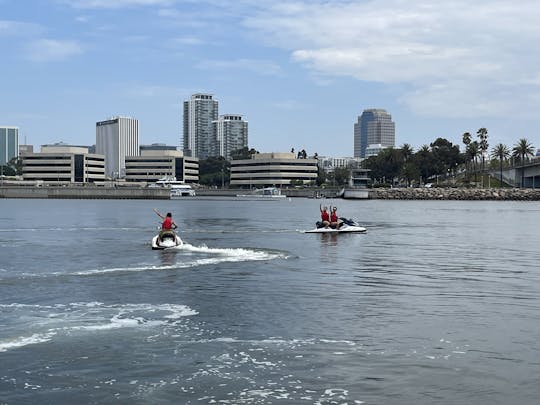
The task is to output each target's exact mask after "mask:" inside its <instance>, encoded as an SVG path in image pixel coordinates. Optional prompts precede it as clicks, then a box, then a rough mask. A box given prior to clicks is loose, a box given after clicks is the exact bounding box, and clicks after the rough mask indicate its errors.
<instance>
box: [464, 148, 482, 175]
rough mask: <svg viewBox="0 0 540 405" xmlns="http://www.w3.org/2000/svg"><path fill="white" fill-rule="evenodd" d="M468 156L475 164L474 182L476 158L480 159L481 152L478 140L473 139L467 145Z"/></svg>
mask: <svg viewBox="0 0 540 405" xmlns="http://www.w3.org/2000/svg"><path fill="white" fill-rule="evenodd" d="M465 153H466V155H467V158H468V160H469V161H470V162H472V164H473V171H474V182H475V183H476V181H477V179H476V175H477V173H476V160H477V159H478V155H479V154H480V149H479V147H478V142H476V141H473V142H471V143H470V144H469V145H468V146H467V150H466V151H465Z"/></svg>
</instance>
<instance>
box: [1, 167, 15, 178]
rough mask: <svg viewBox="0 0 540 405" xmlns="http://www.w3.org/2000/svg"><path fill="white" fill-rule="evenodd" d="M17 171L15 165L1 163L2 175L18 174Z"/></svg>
mask: <svg viewBox="0 0 540 405" xmlns="http://www.w3.org/2000/svg"><path fill="white" fill-rule="evenodd" d="M16 175H17V172H16V171H15V169H13V167H11V166H8V165H0V176H16Z"/></svg>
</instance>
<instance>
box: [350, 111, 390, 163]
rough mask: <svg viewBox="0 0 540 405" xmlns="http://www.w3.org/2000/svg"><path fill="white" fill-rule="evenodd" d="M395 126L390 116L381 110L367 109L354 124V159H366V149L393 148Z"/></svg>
mask: <svg viewBox="0 0 540 405" xmlns="http://www.w3.org/2000/svg"><path fill="white" fill-rule="evenodd" d="M395 144H396V125H395V123H394V122H393V121H392V116H391V115H390V114H388V113H387V112H386V110H382V109H375V108H373V109H368V110H364V112H362V115H361V116H359V117H358V122H356V123H355V124H354V157H362V158H365V157H367V155H366V149H368V147H369V148H370V149H371V150H377V149H382V148H389V147H394V146H395Z"/></svg>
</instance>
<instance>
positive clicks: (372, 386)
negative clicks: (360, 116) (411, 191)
mask: <svg viewBox="0 0 540 405" xmlns="http://www.w3.org/2000/svg"><path fill="white" fill-rule="evenodd" d="M196 198H198V197H195V199H186V200H183V201H182V203H181V204H179V202H178V201H168V200H163V201H145V200H79V201H73V200H35V199H5V200H3V201H2V207H3V211H2V212H10V215H9V216H6V215H3V216H1V215H0V258H1V259H0V297H1V298H0V309H1V310H2V314H3V316H2V328H1V329H0V364H2V373H0V392H2V400H1V402H2V403H6V404H20V403H22V404H24V403H55V404H70V403H73V398H77V400H78V401H79V402H81V403H109V402H111V400H114V401H118V402H120V403H131V404H147V403H193V404H213V403H229V404H266V403H270V402H272V403H276V404H277V403H279V404H332V403H340V404H342V403H350V404H355V403H365V404H390V405H394V404H395V405H399V404H404V403H405V404H409V403H414V404H419V405H431V404H433V403H434V397H433V393H437V394H436V396H437V400H436V402H437V403H444V404H446V403H452V404H484V403H490V404H508V403H523V404H533V403H535V402H536V400H537V398H538V397H539V396H540V389H539V388H538V384H537V381H536V376H537V375H538V373H539V372H540V366H539V365H538V363H537V362H536V361H535V359H537V358H539V356H540V348H539V347H538V345H537V344H536V337H538V336H540V326H539V325H540V318H539V315H538V314H539V313H540V298H539V297H540V275H539V273H538V271H537V270H538V262H539V261H540V253H539V252H538V244H539V243H540V236H539V234H538V232H537V229H536V228H537V226H536V224H537V223H538V220H539V219H540V218H539V212H538V209H537V206H536V203H531V202H520V201H384V200H340V201H339V202H338V203H337V205H338V206H339V212H340V213H342V214H343V215H347V216H348V217H351V218H354V219H355V220H356V221H357V222H358V223H360V224H362V226H364V227H365V228H366V229H367V232H365V233H357V234H339V235H337V234H319V235H317V234H304V233H303V231H305V230H309V229H312V228H313V224H314V222H315V221H316V220H317V219H318V217H319V203H320V200H316V199H308V198H293V199H291V201H290V202H288V203H287V204H277V205H276V204H267V203H264V202H256V201H254V202H250V203H249V204H243V203H241V201H240V200H238V199H236V198H229V199H222V200H214V201H211V200H197V199H196ZM153 208H158V209H159V210H160V211H161V212H172V215H173V218H174V220H175V222H176V223H177V224H178V226H179V228H178V230H177V231H178V234H179V235H180V236H181V238H182V241H183V244H182V245H181V246H178V247H173V248H168V249H165V250H152V248H151V246H150V243H149V241H150V240H151V239H152V238H153V237H154V236H155V235H156V225H157V221H156V216H155V214H154V213H153V212H152V209H153ZM234 224H241V226H234ZM119 235H121V237H119ZM516 386H519V387H520V389H519V390H516V389H515V387H516Z"/></svg>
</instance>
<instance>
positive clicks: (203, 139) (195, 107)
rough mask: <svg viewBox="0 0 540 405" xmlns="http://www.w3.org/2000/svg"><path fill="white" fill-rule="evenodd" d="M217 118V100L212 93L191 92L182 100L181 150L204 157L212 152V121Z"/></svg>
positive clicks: (186, 153) (188, 154) (189, 154)
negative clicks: (182, 131)
mask: <svg viewBox="0 0 540 405" xmlns="http://www.w3.org/2000/svg"><path fill="white" fill-rule="evenodd" d="M217 119H218V102H217V101H216V100H214V98H213V95H212V94H203V93H197V94H193V95H192V96H191V98H190V99H189V100H188V101H184V134H183V144H182V145H183V151H184V155H185V156H192V157H197V158H200V159H206V158H208V157H209V156H211V154H212V149H213V146H212V143H213V141H214V137H213V134H212V122H213V121H215V120H217Z"/></svg>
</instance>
